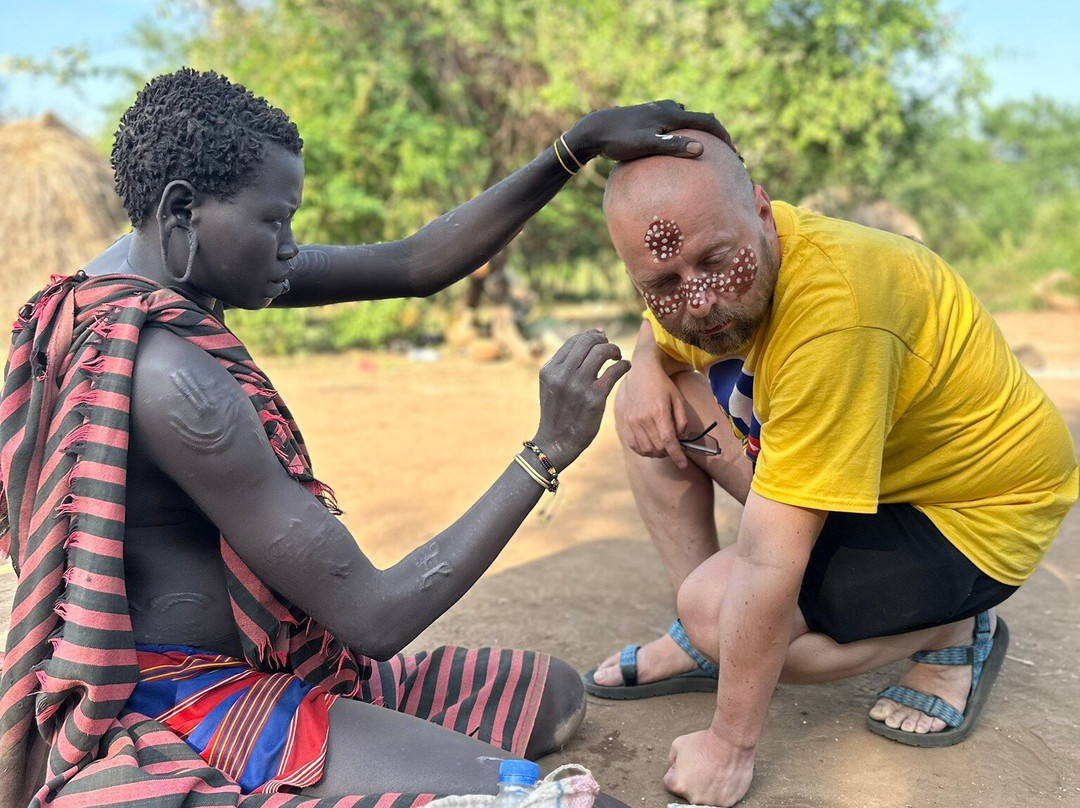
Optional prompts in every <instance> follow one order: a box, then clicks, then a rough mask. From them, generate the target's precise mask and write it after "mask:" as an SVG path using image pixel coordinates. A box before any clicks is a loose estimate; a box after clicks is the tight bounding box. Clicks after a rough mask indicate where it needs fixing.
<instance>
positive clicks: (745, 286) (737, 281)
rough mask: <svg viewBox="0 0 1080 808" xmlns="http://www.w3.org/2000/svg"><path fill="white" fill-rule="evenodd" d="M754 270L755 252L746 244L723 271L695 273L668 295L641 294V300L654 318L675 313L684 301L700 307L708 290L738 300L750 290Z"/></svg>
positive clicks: (756, 260) (756, 268) (754, 273)
mask: <svg viewBox="0 0 1080 808" xmlns="http://www.w3.org/2000/svg"><path fill="white" fill-rule="evenodd" d="M757 270H758V259H757V253H755V252H754V248H753V247H751V246H750V245H747V246H745V247H741V248H740V249H739V251H738V253H736V255H735V257H734V259H732V261H731V264H729V265H728V267H727V269H724V270H720V271H712V270H709V271H706V272H700V273H697V274H695V275H693V276H691V277H689V278H687V279H686V280H684V281H682V282H681V283H680V284H679V286H678V288H677V289H675V291H674V292H671V293H670V294H654V293H652V292H643V293H642V297H644V298H645V303H646V305H647V306H648V307H649V309H650V310H651V311H652V313H653V314H654V315H656V317H657V318H660V317H665V316H670V315H672V314H676V313H678V311H679V310H680V308H681V307H682V304H683V302H684V301H685V302H686V303H689V304H690V305H691V306H693V307H694V308H701V307H702V306H704V305H705V296H706V293H707V292H708V291H710V290H711V291H712V292H714V293H715V294H716V295H717V296H720V297H726V298H730V299H735V300H739V299H741V298H742V297H743V295H745V294H746V293H747V292H748V291H750V288H751V287H752V286H753V284H754V278H756V277H757Z"/></svg>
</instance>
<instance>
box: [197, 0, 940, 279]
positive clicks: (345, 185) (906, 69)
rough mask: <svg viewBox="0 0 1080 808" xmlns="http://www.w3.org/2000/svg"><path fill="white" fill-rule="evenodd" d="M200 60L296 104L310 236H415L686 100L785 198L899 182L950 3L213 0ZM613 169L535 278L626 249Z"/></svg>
mask: <svg viewBox="0 0 1080 808" xmlns="http://www.w3.org/2000/svg"><path fill="white" fill-rule="evenodd" d="M194 7H195V8H196V10H197V12H198V15H199V18H200V19H201V24H200V25H198V26H197V27H195V28H194V30H195V33H194V34H193V35H192V36H190V38H189V39H187V41H186V42H185V43H184V44H183V47H182V48H181V50H182V51H183V53H184V54H185V58H186V60H187V61H188V62H189V63H191V64H193V65H194V66H196V67H200V68H213V69H216V70H218V71H220V72H223V73H226V74H227V75H229V76H230V77H231V78H233V79H235V80H237V81H241V82H243V83H245V84H247V85H248V86H249V87H251V88H253V89H254V90H255V91H256V92H258V93H260V94H263V95H266V96H267V97H268V98H269V99H270V100H271V101H273V102H274V103H276V104H278V105H280V106H282V107H283V108H285V109H286V110H288V111H289V112H290V114H291V115H292V116H293V117H294V118H295V119H296V120H297V122H298V123H299V125H300V128H301V132H302V134H303V136H304V138H305V141H306V144H307V145H306V147H305V159H306V163H307V191H306V194H305V195H306V202H305V206H304V207H305V211H304V213H303V214H302V216H301V218H300V220H299V223H298V226H299V227H300V229H301V232H302V233H303V234H304V235H305V237H306V238H308V239H310V240H315V239H325V240H331V241H344V242H350V241H377V240H384V239H390V238H397V237H400V236H402V235H405V234H406V233H408V232H411V231H412V230H413V229H415V228H416V227H418V226H419V225H420V224H422V223H423V222H424V221H425V220H427V219H428V218H430V217H432V216H433V215H436V214H437V213H439V212H441V211H443V210H445V209H447V208H449V207H451V206H452V205H454V204H456V203H458V202H461V201H464V200H465V199H467V198H468V197H469V196H471V195H472V194H475V193H476V192H478V191H480V190H481V189H482V188H484V187H486V186H487V185H489V184H491V183H492V182H494V181H495V180H497V179H498V178H500V177H501V176H503V175H505V174H507V173H509V172H510V171H511V170H512V169H513V168H515V167H517V166H518V165H521V164H523V163H524V162H525V161H527V160H528V159H529V158H531V157H532V156H533V155H534V154H536V153H537V152H538V151H540V150H541V149H543V148H544V147H545V146H547V145H549V144H550V142H551V141H552V139H553V138H554V137H555V136H557V135H558V133H559V132H560V131H561V129H563V128H565V127H566V126H568V125H569V124H570V123H571V122H572V121H573V120H575V119H576V118H577V117H578V116H579V115H581V114H583V113H584V112H587V111H589V110H590V109H593V108H599V107H603V106H611V105H617V104H629V103H637V102H640V101H643V100H649V99H652V98H658V97H673V98H676V99H678V100H680V101H682V102H683V103H685V104H686V105H687V107H690V108H697V109H706V110H712V111H715V112H716V113H717V115H718V116H719V117H720V118H721V120H725V121H727V122H728V124H729V128H730V129H731V130H732V132H733V133H734V135H735V137H736V139H737V141H738V142H741V143H743V144H744V146H743V149H744V152H745V154H746V156H747V162H748V165H749V167H750V168H751V170H752V172H753V174H754V176H755V179H756V180H758V181H759V182H763V183H765V184H766V185H767V187H769V188H770V189H771V190H773V192H774V194H777V195H779V196H781V197H783V198H798V197H799V196H801V195H802V194H804V193H807V192H809V191H812V190H815V189H817V188H820V187H822V186H823V185H824V184H828V183H844V184H850V185H855V186H858V187H880V186H881V185H882V181H883V178H884V177H886V176H887V175H888V172H889V170H890V168H891V166H893V165H894V164H895V163H896V161H897V160H898V159H899V158H900V157H901V156H902V155H903V153H905V151H906V150H908V149H909V148H910V146H909V144H910V141H911V138H910V132H911V130H912V127H913V126H914V125H915V118H916V117H917V114H918V112H919V110H920V109H921V108H922V107H923V106H925V104H926V103H927V98H928V97H929V96H931V95H936V94H937V93H939V92H940V89H939V88H937V87H935V88H932V90H924V91H922V92H919V91H917V90H916V89H914V88H915V87H917V86H918V82H917V81H916V80H915V79H916V78H917V75H916V74H917V71H918V70H921V69H925V65H926V64H927V62H928V61H930V60H934V59H936V58H939V57H941V56H943V54H944V53H945V52H946V51H947V49H948V30H947V28H946V26H945V24H944V22H943V20H942V18H941V16H940V14H939V12H938V10H937V7H936V3H935V2H934V0H822V1H821V2H811V3H808V2H794V1H791V2H781V1H780V0H750V2H732V0H670V1H669V2H656V0H594V2H591V3H588V4H581V3H577V2H567V0H546V1H545V2H539V1H538V0H516V1H515V2H510V0H267V1H266V2H257V3H256V2H252V3H243V2H238V1H237V0H199V1H198V2H195V3H194ZM600 171H602V169H600V168H590V170H589V171H588V172H587V173H586V174H585V181H584V182H581V183H580V185H581V186H583V187H579V188H578V190H577V191H576V192H573V193H570V194H564V195H563V197H562V198H561V199H560V200H559V201H558V202H557V203H556V204H555V205H554V206H552V207H551V208H550V209H549V210H547V211H545V213H544V214H542V215H541V216H540V217H539V218H538V220H537V222H536V223H534V225H532V226H530V228H529V229H528V231H527V233H526V235H525V236H524V237H523V238H522V239H521V240H520V241H519V244H520V248H519V252H518V253H517V254H516V255H515V257H514V263H515V264H516V265H517V266H518V267H519V268H520V269H523V270H524V271H525V272H527V273H528V274H530V275H532V276H542V275H545V274H547V273H549V272H553V273H554V274H555V275H557V274H558V272H557V268H558V267H560V266H563V267H570V266H576V265H577V263H578V262H580V261H581V260H582V259H588V260H593V261H595V260H597V259H598V258H599V259H600V260H602V261H608V262H610V259H609V258H607V253H608V250H607V237H606V233H605V230H604V227H603V223H602V220H601V218H600V214H599V206H598V204H597V202H598V199H599V196H598V195H599V193H600V187H601V186H602V176H600V173H599V172H600Z"/></svg>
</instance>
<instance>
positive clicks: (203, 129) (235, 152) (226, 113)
mask: <svg viewBox="0 0 1080 808" xmlns="http://www.w3.org/2000/svg"><path fill="white" fill-rule="evenodd" d="M267 142H271V143H277V144H279V145H281V146H283V147H284V148H286V149H288V150H289V151H291V152H292V153H293V154H299V153H300V150H301V148H303V145H304V141H303V140H301V139H300V133H299V132H298V131H297V129H296V124H294V123H293V122H292V121H291V120H289V116H288V115H286V114H285V113H284V112H282V111H281V110H280V109H278V108H277V107H274V106H271V105H270V104H269V103H268V102H267V101H266V99H265V98H261V97H256V96H255V95H253V94H252V93H251V91H249V90H248V89H247V88H246V87H244V86H243V85H241V84H234V83H233V82H231V81H229V80H228V79H227V78H226V77H225V76H219V75H218V74H217V73H215V72H214V71H212V70H210V71H206V72H200V71H198V70H192V69H191V68H189V67H184V68H181V69H180V70H177V71H176V72H175V73H168V74H166V75H162V76H158V77H157V78H155V79H153V80H152V81H151V82H150V83H149V84H147V85H146V86H145V87H143V89H142V91H141V92H140V93H139V94H138V96H137V97H136V98H135V103H134V104H132V105H131V106H130V107H128V109H127V111H126V112H125V113H124V115H123V117H121V118H120V128H119V129H117V130H116V139H115V141H114V142H113V149H112V167H113V171H114V172H115V174H116V192H117V193H118V194H119V195H120V199H121V200H123V202H124V208H125V210H127V213H128V216H129V217H131V223H132V224H133V225H134V226H135V227H140V226H142V225H143V223H144V222H146V220H147V219H149V218H150V217H152V216H153V214H154V211H155V209H156V207H157V204H158V202H159V200H160V198H161V192H162V191H163V190H165V186H166V185H168V184H169V183H170V182H172V181H173V180H178V179H182V180H187V181H188V182H190V183H191V184H192V185H193V186H194V187H195V189H196V190H197V191H202V192H204V193H207V194H210V195H211V196H214V197H217V198H219V199H228V198H229V197H230V196H232V195H233V194H235V193H236V192H237V191H239V190H240V189H241V188H243V187H244V185H245V184H246V183H247V182H248V181H249V180H250V178H251V174H252V172H253V171H254V170H255V168H256V167H257V166H258V165H259V163H260V161H261V160H262V155H263V148H264V147H265V146H266V143H267Z"/></svg>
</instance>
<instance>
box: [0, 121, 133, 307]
mask: <svg viewBox="0 0 1080 808" xmlns="http://www.w3.org/2000/svg"><path fill="white" fill-rule="evenodd" d="M0 200H3V201H4V205H3V207H2V208H0V244H3V245H4V252H5V255H4V258H5V260H4V262H3V264H0V318H2V321H3V322H5V324H6V321H7V320H8V318H9V315H11V316H13V315H14V313H15V310H16V309H17V308H18V306H19V305H20V304H21V303H23V302H25V300H26V298H27V297H29V295H30V294H32V293H33V292H34V291H35V290H36V289H38V288H40V287H41V286H42V285H44V283H45V282H46V281H47V280H48V278H49V275H51V274H53V273H63V274H68V273H71V272H74V271H75V270H77V269H79V267H81V266H83V265H84V264H85V263H86V262H87V261H88V260H90V259H91V258H93V257H94V255H96V254H97V253H99V252H100V251H101V250H102V249H103V248H104V247H106V246H107V245H108V244H109V243H110V242H112V241H113V240H114V239H115V238H116V237H117V236H119V235H120V234H121V233H123V232H124V231H125V230H126V229H127V228H128V227H129V223H128V219H127V216H126V215H125V213H124V208H123V206H122V205H121V204H120V200H119V199H118V198H117V196H116V192H115V191H114V190H113V177H112V171H111V169H110V168H109V164H108V161H107V160H105V158H104V157H102V156H101V155H100V154H98V153H97V152H96V151H94V149H93V148H92V147H91V146H90V144H89V143H87V142H86V141H85V140H83V139H82V138H81V137H80V136H79V135H77V134H76V133H75V132H73V131H71V130H70V129H68V128H67V127H66V126H64V125H63V124H62V123H60V122H59V121H58V120H57V119H56V118H54V117H53V116H52V115H49V114H45V115H43V116H41V117H40V118H36V119H34V120H25V121H14V122H12V123H8V124H5V125H3V126H0Z"/></svg>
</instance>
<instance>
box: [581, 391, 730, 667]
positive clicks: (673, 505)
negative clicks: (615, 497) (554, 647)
mask: <svg viewBox="0 0 1080 808" xmlns="http://www.w3.org/2000/svg"><path fill="white" fill-rule="evenodd" d="M673 381H674V382H675V384H676V385H677V386H678V388H679V392H680V393H682V396H683V398H684V399H685V400H686V414H687V419H688V421H689V424H688V429H689V431H690V432H691V433H696V432H699V431H701V430H702V429H704V428H705V427H706V426H708V425H709V424H711V423H713V422H714V421H716V422H717V427H716V429H714V430H713V431H712V433H711V434H712V435H713V436H714V437H716V439H717V442H718V443H719V444H720V448H721V452H722V453H721V455H720V456H719V457H715V458H708V457H705V456H704V455H698V454H687V457H688V458H689V459H690V460H691V463H690V465H689V466H688V467H687V468H686V469H680V468H679V467H678V466H676V465H675V463H674V462H672V460H671V459H670V458H668V457H662V458H654V457H642V456H641V455H639V454H636V453H635V452H633V451H631V450H630V449H628V448H626V447H625V446H624V447H623V458H624V460H625V463H626V471H627V476H628V477H629V480H630V489H631V491H633V494H634V502H635V503H636V504H637V508H638V513H639V514H641V520H642V521H643V522H644V523H645V529H646V530H647V531H648V533H649V537H650V538H651V539H652V540H653V544H654V545H655V546H656V549H657V552H658V553H659V554H660V560H661V561H662V562H663V564H664V569H665V570H666V571H667V574H668V577H669V579H670V580H671V586H672V590H673V591H675V592H678V591H679V587H681V586H682V583H683V581H684V580H685V579H686V577H687V576H688V575H689V574H690V573H691V572H692V571H693V570H694V569H696V568H697V567H698V566H699V565H701V563H702V562H704V561H705V560H706V559H707V558H709V557H710V556H711V555H713V554H714V553H715V552H716V551H717V549H718V548H719V543H718V540H717V534H716V520H715V517H714V516H713V504H714V492H715V488H714V486H713V483H714V482H715V483H718V484H719V485H720V487H721V488H723V489H724V490H725V491H726V492H727V493H728V494H730V495H731V496H732V497H733V498H734V499H735V500H736V501H737V502H739V503H743V502H745V501H746V495H747V492H748V491H749V490H750V461H749V460H747V459H746V456H745V455H744V454H743V448H742V444H741V442H740V441H739V440H738V439H737V438H736V437H735V435H734V434H733V433H732V431H731V427H730V425H729V422H728V419H727V416H726V415H725V414H724V411H723V410H722V409H721V408H720V405H719V404H717V403H716V399H715V398H714V396H713V393H712V390H711V389H710V387H709V384H708V382H707V381H706V380H705V377H704V376H702V375H700V374H697V373H679V374H677V375H676V376H674V377H673ZM637 659H638V681H639V682H640V683H642V684H644V683H647V682H655V681H657V680H659V679H666V678H667V677H669V676H675V675H677V674H680V673H685V672H686V671H689V670H693V669H694V667H695V664H694V662H693V660H691V659H690V657H688V656H687V655H686V653H685V652H684V651H683V650H682V649H681V648H679V646H678V645H676V644H675V641H674V640H672V639H671V637H669V636H668V635H666V634H665V635H664V636H662V637H660V638H658V639H656V640H653V641H652V642H650V643H648V644H647V645H643V646H642V647H641V650H639V651H638V657H637ZM593 678H594V680H595V681H596V683H597V684H599V685H605V686H612V685H619V684H622V673H621V671H620V668H619V655H618V654H614V655H612V656H610V657H608V658H607V659H606V660H604V662H603V663H601V664H600V666H599V667H598V668H597V670H596V673H595V674H593Z"/></svg>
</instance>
